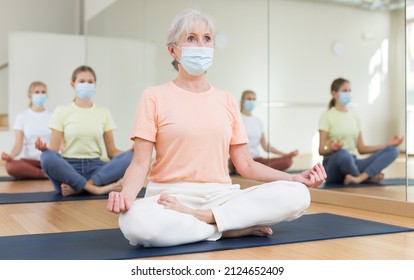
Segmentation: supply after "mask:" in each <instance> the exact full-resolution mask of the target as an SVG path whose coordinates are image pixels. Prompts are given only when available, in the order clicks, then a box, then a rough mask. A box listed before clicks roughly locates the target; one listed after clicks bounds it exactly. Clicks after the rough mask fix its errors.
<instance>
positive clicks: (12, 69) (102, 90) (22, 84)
mask: <svg viewBox="0 0 414 280" xmlns="http://www.w3.org/2000/svg"><path fill="white" fill-rule="evenodd" d="M87 41H88V45H89V46H90V48H91V49H93V50H94V51H93V52H90V53H88V58H87V59H86V48H85V44H86V38H85V37H84V36H81V35H62V34H52V33H28V32H24V33H22V32H18V33H12V34H11V35H10V38H9V49H10V51H9V63H10V66H9V92H10V96H9V106H8V107H9V116H10V119H11V120H12V121H14V119H15V117H16V115H17V114H18V113H19V112H21V111H23V110H25V108H27V104H28V98H27V88H28V85H29V84H30V83H31V82H32V81H34V80H40V81H43V82H45V83H46V84H47V86H48V95H49V98H48V102H47V104H46V105H47V108H48V109H49V110H51V111H52V110H54V108H56V107H57V106H59V105H62V104H66V103H69V102H71V101H72V100H73V97H74V92H73V89H72V88H71V87H70V79H71V75H72V72H73V70H74V69H75V68H76V67H78V66H80V65H83V64H85V61H87V64H88V65H90V66H91V67H92V68H93V69H94V70H95V71H96V74H97V94H96V95H95V96H94V97H93V101H94V102H95V103H96V104H99V105H102V106H106V107H109V108H110V109H111V113H112V115H113V117H114V120H115V123H116V125H117V129H116V130H115V134H114V136H115V141H116V143H117V145H118V147H119V148H121V149H124V150H125V149H127V148H129V147H131V145H132V142H131V141H130V139H129V137H130V134H131V128H132V121H133V115H134V113H135V106H136V104H137V102H138V93H139V91H141V90H142V89H143V88H144V85H143V83H144V81H145V82H150V83H151V80H152V82H153V81H154V79H155V77H154V76H155V75H154V67H151V65H153V64H154V63H153V61H154V57H155V51H154V50H153V49H154V47H153V46H151V45H150V44H143V43H140V42H138V41H134V40H130V39H115V38H97V37H88V39H87ZM28 44H31V45H32V46H36V47H32V48H27V45H28ZM142 49H146V55H145V57H144V56H143V55H142V54H143V52H140V51H136V50H142ZM141 65H148V66H147V67H145V68H143V67H141ZM13 134H14V133H13V132H10V131H9V132H1V131H0V136H1V137H0V139H1V140H0V144H1V148H2V150H10V149H11V147H12V145H13V140H14V135H13Z"/></svg>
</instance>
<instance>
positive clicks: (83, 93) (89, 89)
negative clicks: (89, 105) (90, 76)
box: [76, 83, 96, 100]
mask: <svg viewBox="0 0 414 280" xmlns="http://www.w3.org/2000/svg"><path fill="white" fill-rule="evenodd" d="M95 92H96V87H95V84H90V83H79V84H76V93H77V94H78V96H79V98H80V99H82V100H88V99H89V98H91V96H92V95H93V94H94V93H95Z"/></svg>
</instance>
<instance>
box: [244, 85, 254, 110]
mask: <svg viewBox="0 0 414 280" xmlns="http://www.w3.org/2000/svg"><path fill="white" fill-rule="evenodd" d="M248 94H253V95H254V96H256V93H255V92H254V91H252V90H250V89H248V90H245V91H243V93H242V96H241V99H240V112H241V111H243V106H244V102H245V101H246V96H247V95H248Z"/></svg>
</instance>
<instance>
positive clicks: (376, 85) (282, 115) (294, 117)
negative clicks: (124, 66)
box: [88, 0, 405, 153]
mask: <svg viewBox="0 0 414 280" xmlns="http://www.w3.org/2000/svg"><path fill="white" fill-rule="evenodd" d="M163 3H164V2H163V0H152V1H131V0H118V1H117V2H116V3H115V4H114V5H112V6H111V7H108V8H107V9H106V10H105V11H104V13H102V14H99V15H97V16H96V17H95V18H93V19H91V20H90V21H89V22H88V31H89V32H90V34H91V35H96V34H99V35H100V36H104V35H105V34H107V35H108V36H115V34H116V35H117V36H122V37H131V38H140V39H142V40H145V41H148V42H152V43H154V44H155V45H157V46H159V48H158V49H157V50H158V53H157V59H156V61H155V63H156V67H155V69H156V83H163V82H165V81H167V80H170V79H173V78H174V76H175V73H174V71H172V70H171V67H170V61H171V57H170V56H169V54H168V53H167V51H166V49H165V43H166V31H167V28H168V26H169V23H170V21H171V19H172V18H173V17H174V16H175V15H176V14H177V13H178V12H180V11H181V10H183V9H184V8H189V7H195V8H200V9H201V10H202V11H203V12H205V13H207V14H209V15H211V16H212V17H213V18H214V20H215V22H216V25H217V31H218V34H219V35H220V36H222V38H223V37H224V38H225V39H226V40H225V41H226V44H225V45H224V46H222V47H221V48H217V49H216V52H215V60H214V64H213V66H212V67H211V68H210V70H209V73H208V80H209V81H210V82H211V83H212V84H214V85H216V86H218V87H222V88H225V89H228V90H230V91H231V92H232V93H233V94H234V96H235V97H236V98H237V99H239V98H240V95H241V92H242V91H243V90H245V89H253V90H254V91H256V92H257V94H258V99H259V102H261V103H262V106H261V107H259V108H258V109H257V110H255V114H256V115H258V116H259V117H261V118H262V120H263V121H264V123H265V126H266V127H269V132H268V139H270V142H271V143H272V144H274V145H275V146H277V147H279V148H280V149H282V150H286V151H288V150H292V149H296V148H298V149H299V150H300V151H301V152H302V153H311V152H312V151H313V150H314V148H313V147H312V143H314V139H315V138H314V137H315V134H317V128H318V120H319V116H320V114H321V113H322V112H323V111H324V110H326V108H327V104H328V102H329V100H330V92H329V87H330V84H331V82H332V81H333V79H335V78H337V77H340V76H341V77H345V78H347V79H349V80H350V81H351V83H352V88H353V99H354V104H353V107H354V109H355V110H357V112H359V113H360V116H361V119H362V125H363V134H364V138H365V140H366V143H367V144H382V143H385V142H386V141H387V140H388V138H389V137H391V136H392V135H393V134H403V133H404V129H401V127H403V125H402V126H398V125H397V126H396V125H395V123H399V124H404V123H405V122H404V114H401V112H404V102H402V100H404V96H405V95H404V92H403V90H401V87H404V74H403V73H404V69H403V68H404V67H401V63H404V60H403V59H401V53H402V52H403V48H401V46H402V45H403V43H404V35H403V29H404V24H401V20H404V17H403V13H399V14H398V13H396V14H395V15H392V14H391V13H389V12H374V11H369V10H362V9H358V8H353V7H348V6H344V5H333V4H326V3H321V2H314V1H289V0H274V1H270V2H269V8H270V10H269V14H268V11H267V8H268V6H267V4H268V3H267V1H264V0H262V1H259V0H257V1H247V0H223V1H220V5H217V2H214V1H209V0H199V1H188V0H176V1H173V2H171V4H170V5H169V8H168V9H160V8H159V7H160V6H162V5H163ZM235 7H237V9H235ZM229 15H230V16H229ZM268 15H269V19H270V21H269V24H268ZM118 18H121V19H120V20H118ZM395 30H399V32H396V31H395ZM268 35H270V38H269V37H268ZM335 41H339V42H341V43H342V44H343V46H344V53H343V54H342V55H340V56H336V55H334V54H333V53H332V51H331V46H332V43H333V42H335ZM384 42H389V44H388V50H387V48H384V46H385V45H386V44H385V43H384ZM378 54H379V60H378V61H376V57H378ZM396 54H398V55H396ZM384 58H388V59H385V60H384ZM397 60H398V61H397ZM400 60H401V61H400ZM388 61H390V62H388ZM269 69H270V72H269V71H268V70H269ZM390 73H394V75H389V74H390ZM148 85H149V84H148ZM372 96H377V97H376V98H372ZM396 96H398V97H397V98H396ZM268 101H270V102H279V103H288V104H290V107H284V108H280V107H277V106H276V107H270V108H269V107H268V106H267V102H268Z"/></svg>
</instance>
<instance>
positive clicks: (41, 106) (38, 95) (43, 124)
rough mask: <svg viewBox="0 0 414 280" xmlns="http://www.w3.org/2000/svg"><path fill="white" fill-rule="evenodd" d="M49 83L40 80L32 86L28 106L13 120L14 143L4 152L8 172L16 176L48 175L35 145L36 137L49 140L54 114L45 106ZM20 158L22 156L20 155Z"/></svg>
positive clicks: (37, 177)
mask: <svg viewBox="0 0 414 280" xmlns="http://www.w3.org/2000/svg"><path fill="white" fill-rule="evenodd" d="M47 96H48V94H47V86H46V84H45V83H43V82H40V81H35V82H32V83H31V84H30V86H29V91H28V97H29V108H28V109H27V110H26V111H24V112H22V113H20V114H19V115H18V116H17V118H16V121H15V123H14V126H13V128H14V130H15V132H16V134H15V135H16V137H15V143H14V146H13V148H12V150H11V151H10V153H6V152H3V153H2V154H1V159H2V160H4V161H6V165H5V167H6V171H7V173H8V174H9V175H10V176H13V177H15V178H17V179H42V178H47V176H46V174H45V173H44V172H43V170H42V167H41V165H40V151H39V150H37V149H36V148H35V141H36V139H37V138H41V139H43V141H45V142H46V143H49V141H50V129H49V128H48V127H47V123H48V121H49V119H50V116H51V115H52V114H51V113H50V112H49V111H48V110H47V109H46V108H45V103H46V101H47ZM17 157H20V158H17Z"/></svg>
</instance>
